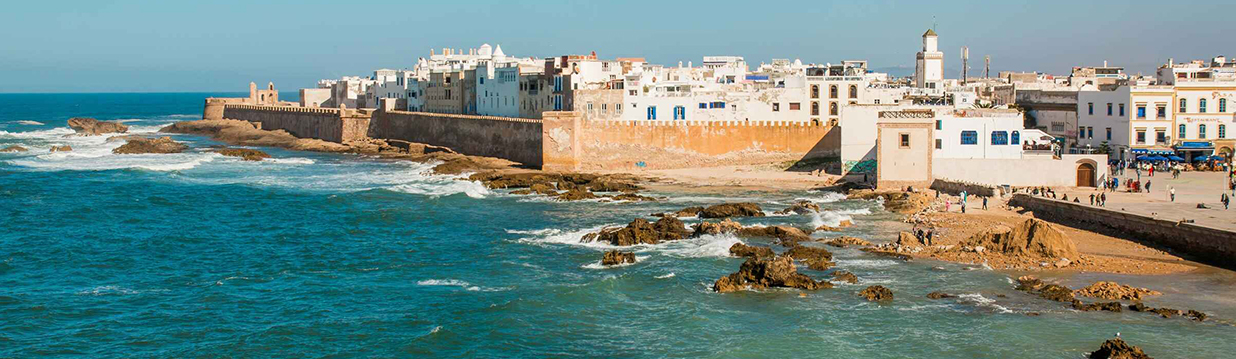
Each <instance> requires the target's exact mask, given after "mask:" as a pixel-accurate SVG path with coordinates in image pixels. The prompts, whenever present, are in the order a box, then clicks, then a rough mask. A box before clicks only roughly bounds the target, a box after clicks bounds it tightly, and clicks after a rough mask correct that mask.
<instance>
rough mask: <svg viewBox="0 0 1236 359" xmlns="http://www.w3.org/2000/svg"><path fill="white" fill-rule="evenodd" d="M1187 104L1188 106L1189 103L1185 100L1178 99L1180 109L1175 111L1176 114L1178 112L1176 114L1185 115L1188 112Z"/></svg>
mask: <svg viewBox="0 0 1236 359" xmlns="http://www.w3.org/2000/svg"><path fill="white" fill-rule="evenodd" d="M1188 104H1189V103H1188V102H1187V100H1185V99H1183V98H1182V99H1180V109H1179V110H1176V112H1178V113H1186V112H1189V110H1188V107H1187V106H1188Z"/></svg>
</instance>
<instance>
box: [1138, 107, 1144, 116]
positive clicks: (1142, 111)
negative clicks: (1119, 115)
mask: <svg viewBox="0 0 1236 359" xmlns="http://www.w3.org/2000/svg"><path fill="white" fill-rule="evenodd" d="M1137 118H1146V106H1137Z"/></svg>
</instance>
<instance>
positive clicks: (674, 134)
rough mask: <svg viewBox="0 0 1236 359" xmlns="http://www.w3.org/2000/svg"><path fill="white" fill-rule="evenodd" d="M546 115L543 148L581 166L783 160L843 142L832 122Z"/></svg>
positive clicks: (828, 153)
mask: <svg viewBox="0 0 1236 359" xmlns="http://www.w3.org/2000/svg"><path fill="white" fill-rule="evenodd" d="M547 114H548V113H547ZM575 117H578V116H575ZM546 120H547V122H554V123H547V124H546V130H547V134H546V136H547V140H546V142H547V146H548V144H551V143H552V144H553V145H554V149H553V150H552V151H551V152H547V153H549V155H550V156H558V157H557V158H556V159H555V161H556V162H561V163H564V164H566V165H571V166H574V167H576V168H578V169H583V170H629V169H673V168H691V167H712V166H727V165H743V164H765V163H777V162H782V163H783V162H790V161H799V160H804V159H812V158H828V157H836V156H838V155H839V148H840V144H841V141H840V133H839V131H833V129H834V127H832V126H823V125H812V124H809V123H802V122H774V121H742V122H736V121H735V122H727V121H672V120H671V121H589V120H577V119H575V118H571V115H554V116H553V118H550V117H546Z"/></svg>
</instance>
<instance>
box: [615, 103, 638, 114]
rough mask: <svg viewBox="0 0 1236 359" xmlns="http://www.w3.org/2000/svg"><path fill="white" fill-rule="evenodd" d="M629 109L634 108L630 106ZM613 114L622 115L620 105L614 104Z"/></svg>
mask: <svg viewBox="0 0 1236 359" xmlns="http://www.w3.org/2000/svg"><path fill="white" fill-rule="evenodd" d="M631 107H635V106H631ZM614 114H615V115H622V104H620V103H616V104H614Z"/></svg>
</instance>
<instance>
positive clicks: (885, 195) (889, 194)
mask: <svg viewBox="0 0 1236 359" xmlns="http://www.w3.org/2000/svg"><path fill="white" fill-rule="evenodd" d="M846 197H847V198H849V199H865V200H874V199H877V198H880V199H883V200H884V209H886V210H888V211H889V212H894V213H899V214H912V213H918V212H920V211H922V210H924V209H926V208H927V207H928V206H930V205H931V197H928V196H927V194H926V193H921V192H902V191H875V190H853V191H850V193H849V195H848V196H846Z"/></svg>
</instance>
